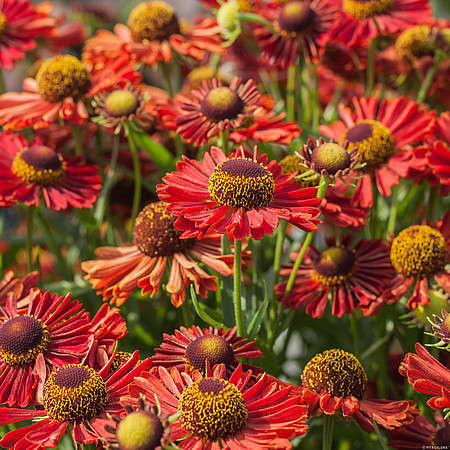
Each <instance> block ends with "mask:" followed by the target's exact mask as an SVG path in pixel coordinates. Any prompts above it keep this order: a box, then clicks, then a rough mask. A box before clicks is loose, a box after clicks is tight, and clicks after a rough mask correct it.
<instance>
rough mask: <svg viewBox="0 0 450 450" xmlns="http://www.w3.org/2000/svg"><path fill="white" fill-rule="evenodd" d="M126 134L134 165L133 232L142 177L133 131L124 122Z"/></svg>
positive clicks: (139, 201)
mask: <svg viewBox="0 0 450 450" xmlns="http://www.w3.org/2000/svg"><path fill="white" fill-rule="evenodd" d="M125 129H126V135H127V137H128V144H129V145H130V150H131V155H132V157H133V167H134V195H133V209H132V212H131V233H133V229H134V222H135V221H136V216H137V214H138V210H139V206H140V204H141V190H142V178H141V162H140V160H139V153H138V150H137V148H136V143H135V142H134V139H133V132H132V131H131V128H130V125H129V124H125Z"/></svg>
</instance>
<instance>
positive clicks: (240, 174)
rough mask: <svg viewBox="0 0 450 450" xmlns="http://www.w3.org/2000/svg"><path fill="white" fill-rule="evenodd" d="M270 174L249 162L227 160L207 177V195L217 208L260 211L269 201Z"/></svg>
mask: <svg viewBox="0 0 450 450" xmlns="http://www.w3.org/2000/svg"><path fill="white" fill-rule="evenodd" d="M274 187H275V184H274V181H273V176H272V173H271V172H270V171H269V170H267V169H266V168H265V167H264V166H262V165H261V164H259V163H257V162H255V161H252V160H250V159H244V158H238V159H229V160H228V161H225V162H223V163H221V164H219V165H218V166H216V168H215V169H214V172H213V173H212V175H211V176H210V177H209V193H210V194H211V197H212V198H213V199H214V200H216V201H217V202H218V203H220V204H221V205H226V206H231V207H232V208H244V209H252V208H255V209H257V208H263V207H264V206H269V205H270V203H271V202H272V198H273V192H274Z"/></svg>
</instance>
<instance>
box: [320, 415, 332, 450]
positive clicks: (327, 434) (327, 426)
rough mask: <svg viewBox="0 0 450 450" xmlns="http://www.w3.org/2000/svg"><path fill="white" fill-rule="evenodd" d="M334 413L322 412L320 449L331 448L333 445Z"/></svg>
mask: <svg viewBox="0 0 450 450" xmlns="http://www.w3.org/2000/svg"><path fill="white" fill-rule="evenodd" d="M333 430H334V414H330V415H329V414H324V417H323V434H322V450H331V449H332V445H333Z"/></svg>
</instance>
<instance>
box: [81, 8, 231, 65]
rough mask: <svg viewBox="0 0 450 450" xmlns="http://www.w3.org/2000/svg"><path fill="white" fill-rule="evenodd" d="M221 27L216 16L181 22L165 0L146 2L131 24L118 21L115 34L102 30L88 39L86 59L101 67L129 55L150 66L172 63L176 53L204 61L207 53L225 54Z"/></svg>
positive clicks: (134, 61) (87, 62)
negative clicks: (195, 22) (121, 56)
mask: <svg viewBox="0 0 450 450" xmlns="http://www.w3.org/2000/svg"><path fill="white" fill-rule="evenodd" d="M221 42H222V39H221V37H220V28H219V27H218V25H217V22H216V20H215V19H212V18H210V17H207V18H203V19H201V20H199V21H198V23H197V24H196V25H193V26H189V25H185V24H183V26H182V27H180V23H179V20H178V17H177V14H176V12H175V10H174V9H173V8H172V7H171V6H170V5H169V4H167V3H165V2H163V1H151V2H143V3H140V4H139V5H137V6H136V7H135V8H134V9H133V11H131V13H130V15H129V17H128V26H126V25H122V24H117V25H116V26H115V27H114V33H112V32H110V31H106V30H100V31H98V32H97V34H96V35H95V36H94V37H93V38H91V39H89V40H88V41H87V42H86V45H85V47H84V50H83V62H85V63H86V64H87V66H88V67H89V68H90V69H91V70H94V71H95V70H98V69H101V68H103V67H104V66H105V65H108V64H109V63H110V62H111V61H113V60H114V59H116V58H117V57H119V56H120V55H124V54H126V55H127V56H128V58H129V60H130V61H131V62H133V63H136V62H143V63H145V64H148V65H149V66H151V65H153V64H155V63H157V62H160V61H161V62H169V61H170V60H171V59H172V56H173V54H174V52H176V53H179V54H181V55H184V56H189V57H191V58H193V59H195V60H198V61H201V60H202V59H203V58H204V57H205V56H206V55H207V54H208V53H222V52H223V47H222V46H221Z"/></svg>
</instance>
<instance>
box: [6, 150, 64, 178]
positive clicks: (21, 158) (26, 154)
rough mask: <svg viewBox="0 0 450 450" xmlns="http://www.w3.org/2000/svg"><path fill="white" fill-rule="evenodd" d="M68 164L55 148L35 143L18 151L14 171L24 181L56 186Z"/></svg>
mask: <svg viewBox="0 0 450 450" xmlns="http://www.w3.org/2000/svg"><path fill="white" fill-rule="evenodd" d="M65 167H66V164H65V162H64V161H63V157H62V156H61V155H58V154H57V153H56V152H55V150H53V149H52V148H50V147H45V146H43V145H35V146H33V147H29V148H26V149H24V150H22V151H20V152H19V153H17V155H16V157H15V158H14V161H13V163H12V171H13V172H14V173H15V174H16V175H17V176H18V177H19V178H21V179H22V180H23V181H25V182H28V183H33V184H38V185H39V186H55V185H58V184H59V183H60V182H61V179H62V178H63V177H64V171H65Z"/></svg>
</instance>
